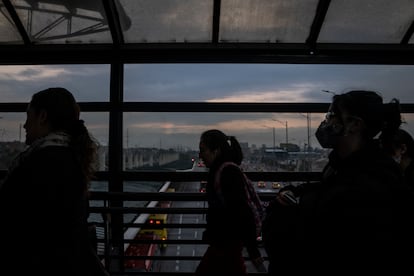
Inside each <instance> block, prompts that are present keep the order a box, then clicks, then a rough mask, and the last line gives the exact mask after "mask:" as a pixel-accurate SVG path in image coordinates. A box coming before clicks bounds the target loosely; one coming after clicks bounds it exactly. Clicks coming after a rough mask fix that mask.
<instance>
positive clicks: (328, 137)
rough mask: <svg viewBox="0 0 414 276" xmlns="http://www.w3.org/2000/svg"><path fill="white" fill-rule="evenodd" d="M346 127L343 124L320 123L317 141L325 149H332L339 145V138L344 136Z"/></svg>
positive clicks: (316, 133)
mask: <svg viewBox="0 0 414 276" xmlns="http://www.w3.org/2000/svg"><path fill="white" fill-rule="evenodd" d="M343 130H344V126H343V125H341V124H332V125H330V124H328V123H327V122H326V121H323V122H321V123H320V125H319V127H318V129H317V130H316V132H315V136H316V139H318V142H319V144H320V145H321V147H323V148H327V149H331V148H334V147H335V146H336V145H337V144H338V138H339V137H341V136H343Z"/></svg>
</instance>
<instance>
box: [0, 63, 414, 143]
mask: <svg viewBox="0 0 414 276" xmlns="http://www.w3.org/2000/svg"><path fill="white" fill-rule="evenodd" d="M109 70H110V67H109V65H35V66H1V67H0V89H1V95H2V97H1V99H0V102H29V100H30V97H31V95H32V94H33V93H34V92H36V91H39V90H42V89H45V88H47V87H52V86H62V87H65V88H67V89H69V90H70V91H72V92H73V94H74V95H75V97H76V99H77V100H78V101H79V102H89V101H90V102H95V101H98V102H100V101H108V100H109ZM413 76H414V66H400V65H398V66H397V65H301V64H127V65H125V78H124V100H125V101H143V102H146V101H151V102H175V101H179V102H330V101H331V97H332V94H330V93H326V92H323V90H328V91H333V92H335V93H342V92H345V91H348V90H351V89H367V90H375V91H378V92H380V93H381V94H382V95H383V97H384V102H388V101H390V100H391V99H392V98H394V97H395V98H397V99H399V100H400V101H401V102H402V103H414V93H412V91H411V90H412V88H413V87H414V78H413ZM322 115H323V114H311V118H312V125H311V128H312V131H311V132H312V137H311V139H312V141H311V142H312V144H313V145H315V143H317V142H316V141H315V139H314V136H313V133H314V130H315V129H316V127H317V125H318V124H319V122H320V120H321V119H322ZM83 116H84V119H85V121H86V123H87V125H88V127H89V129H90V130H91V132H92V133H93V134H94V135H95V136H96V137H97V138H98V140H99V141H100V142H101V143H102V144H106V143H107V137H108V126H107V122H108V114H107V113H93V114H91V113H89V114H88V113H85V114H83ZM0 117H3V118H2V119H0V129H2V130H5V131H3V134H2V136H1V137H0V139H2V140H18V139H19V136H20V135H23V137H24V130H23V134H19V131H20V129H19V125H21V124H23V123H24V120H25V114H15V113H1V114H0ZM405 119H406V121H407V124H406V125H405V126H404V128H406V129H408V130H410V131H411V130H414V128H413V127H412V124H414V123H410V121H411V115H410V116H408V115H407V116H405ZM277 120H279V121H280V122H277ZM281 122H288V132H289V137H290V141H291V142H292V143H297V144H299V145H303V143H306V139H307V137H306V135H307V134H306V133H307V132H306V129H307V125H306V114H294V113H290V114H276V113H254V114H252V113H243V114H240V113H237V114H233V113H221V114H220V113H192V114H188V113H125V114H124V129H125V132H124V135H125V140H124V143H125V145H126V144H128V146H143V147H149V146H155V147H159V146H162V147H166V148H168V147H190V148H196V147H197V146H198V138H199V135H200V134H201V132H202V131H204V130H206V129H209V128H219V129H222V130H224V131H225V132H226V133H227V134H229V135H235V136H236V137H238V138H239V140H240V141H241V142H249V144H256V146H261V145H262V144H266V145H268V146H271V144H272V143H273V142H272V141H273V139H275V140H276V142H277V144H279V143H283V142H284V140H285V136H286V134H285V125H284V124H283V123H281ZM273 128H275V137H273ZM154 137H156V138H154ZM316 146H317V145H316Z"/></svg>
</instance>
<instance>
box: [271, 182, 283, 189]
mask: <svg viewBox="0 0 414 276" xmlns="http://www.w3.org/2000/svg"><path fill="white" fill-rule="evenodd" d="M272 188H273V189H280V188H282V184H280V182H276V181H275V182H273V183H272Z"/></svg>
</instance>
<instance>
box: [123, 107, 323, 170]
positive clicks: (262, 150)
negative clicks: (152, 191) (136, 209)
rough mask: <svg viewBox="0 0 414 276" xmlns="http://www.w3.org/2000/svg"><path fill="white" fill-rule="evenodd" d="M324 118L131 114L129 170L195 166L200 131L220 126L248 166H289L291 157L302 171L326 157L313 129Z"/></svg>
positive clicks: (126, 148) (126, 127)
mask: <svg viewBox="0 0 414 276" xmlns="http://www.w3.org/2000/svg"><path fill="white" fill-rule="evenodd" d="M322 118H323V114H302V113H191V114H189V113H134V112H127V113H125V114H124V133H125V134H126V135H125V138H124V169H125V170H140V169H150V170H164V169H171V168H172V169H191V168H192V166H193V165H194V162H197V160H198V143H199V138H200V135H201V133H202V132H203V131H205V130H208V129H212V128H218V129H220V130H222V131H223V132H225V133H226V134H227V135H232V136H236V138H237V139H238V141H239V142H240V143H241V145H242V148H243V151H244V155H245V161H244V162H245V163H244V164H245V165H246V166H247V167H246V169H247V170H251V171H256V170H264V171H275V170H276V171H277V170H286V169H287V165H286V164H287V162H288V160H290V161H289V162H295V170H299V168H301V167H303V164H302V163H301V162H303V160H308V159H309V158H311V157H312V158H313V159H314V160H316V159H319V158H320V156H321V152H322V150H321V149H320V146H319V144H318V143H317V141H316V139H315V135H314V131H315V129H316V127H317V126H318V125H319V122H320V121H321V120H322ZM298 152H300V153H298ZM307 152H310V154H306V153H307ZM275 158H276V159H277V160H279V162H276V163H275V162H274V159H275ZM193 159H195V160H193ZM298 160H299V161H298ZM301 160H302V161H301ZM314 169H315V170H320V169H321V168H319V167H316V166H315V168H314Z"/></svg>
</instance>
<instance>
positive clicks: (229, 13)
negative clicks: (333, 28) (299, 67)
mask: <svg viewBox="0 0 414 276" xmlns="http://www.w3.org/2000/svg"><path fill="white" fill-rule="evenodd" d="M317 4H318V1H317V0H307V1H303V0H285V1H263V0H243V1H239V0H223V1H221V11H220V41H221V42H276V43H299V42H304V41H305V40H306V38H307V37H308V35H309V26H311V24H312V21H313V17H314V14H315V11H316V7H317Z"/></svg>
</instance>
